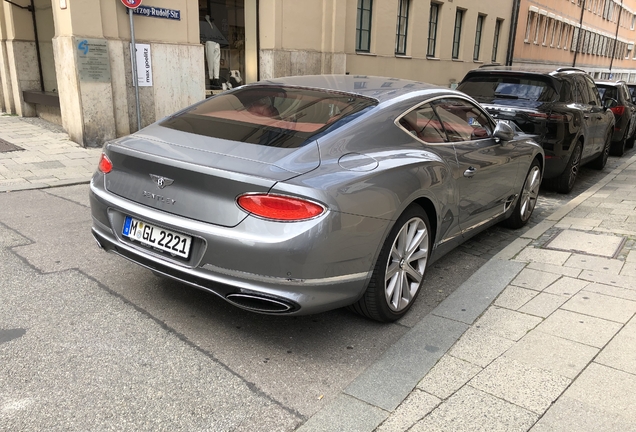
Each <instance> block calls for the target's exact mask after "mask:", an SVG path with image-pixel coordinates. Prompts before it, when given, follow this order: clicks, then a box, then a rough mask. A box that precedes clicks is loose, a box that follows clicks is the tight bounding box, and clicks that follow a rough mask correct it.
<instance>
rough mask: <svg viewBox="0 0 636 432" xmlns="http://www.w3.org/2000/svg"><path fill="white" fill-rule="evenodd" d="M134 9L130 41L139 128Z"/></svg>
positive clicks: (139, 112) (139, 125) (139, 108)
mask: <svg viewBox="0 0 636 432" xmlns="http://www.w3.org/2000/svg"><path fill="white" fill-rule="evenodd" d="M133 15H134V13H133V11H132V10H129V11H128V16H129V17H130V43H131V45H132V48H131V49H132V56H131V57H132V67H133V76H132V79H133V83H134V85H135V102H136V104H137V130H140V129H141V107H140V106H139V78H138V77H137V45H135V23H134V22H133Z"/></svg>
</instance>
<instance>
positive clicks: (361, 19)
mask: <svg viewBox="0 0 636 432" xmlns="http://www.w3.org/2000/svg"><path fill="white" fill-rule="evenodd" d="M372 6H373V0H358V20H357V24H356V51H361V52H369V51H370V50H371V8H372Z"/></svg>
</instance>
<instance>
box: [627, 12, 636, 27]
mask: <svg viewBox="0 0 636 432" xmlns="http://www.w3.org/2000/svg"><path fill="white" fill-rule="evenodd" d="M634 25H636V15H632V24H631V25H630V26H629V29H630V30H634Z"/></svg>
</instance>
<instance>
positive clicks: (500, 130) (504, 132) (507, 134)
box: [492, 121, 515, 141]
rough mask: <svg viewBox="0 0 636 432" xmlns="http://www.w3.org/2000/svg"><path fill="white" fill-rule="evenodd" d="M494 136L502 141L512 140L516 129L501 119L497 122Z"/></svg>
mask: <svg viewBox="0 0 636 432" xmlns="http://www.w3.org/2000/svg"><path fill="white" fill-rule="evenodd" d="M492 136H493V137H494V138H495V139H499V140H501V141H510V140H512V139H513V138H514V137H515V131H514V130H513V129H512V127H511V126H510V125H509V124H508V123H505V122H502V121H500V122H497V126H495V131H494V132H493V134H492Z"/></svg>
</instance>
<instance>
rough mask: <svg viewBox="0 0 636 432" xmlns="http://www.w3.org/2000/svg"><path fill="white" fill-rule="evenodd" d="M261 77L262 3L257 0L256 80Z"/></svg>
mask: <svg viewBox="0 0 636 432" xmlns="http://www.w3.org/2000/svg"><path fill="white" fill-rule="evenodd" d="M260 79H261V3H260V1H259V0H256V80H257V81H260Z"/></svg>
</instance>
